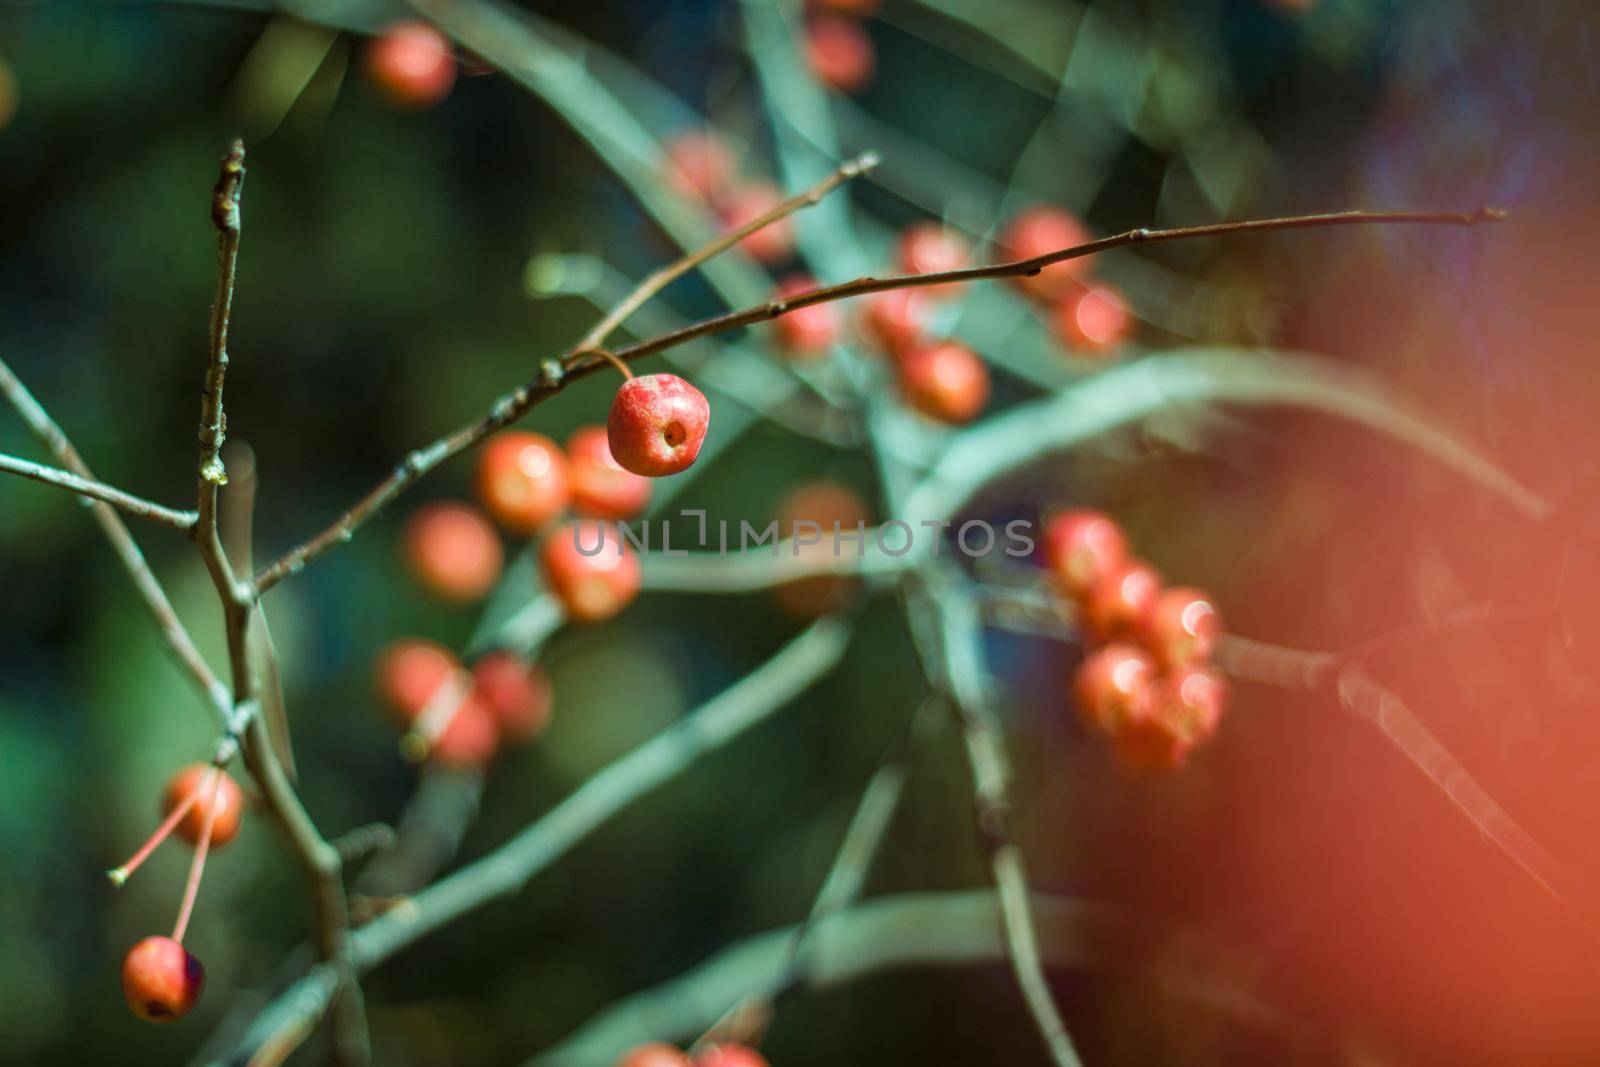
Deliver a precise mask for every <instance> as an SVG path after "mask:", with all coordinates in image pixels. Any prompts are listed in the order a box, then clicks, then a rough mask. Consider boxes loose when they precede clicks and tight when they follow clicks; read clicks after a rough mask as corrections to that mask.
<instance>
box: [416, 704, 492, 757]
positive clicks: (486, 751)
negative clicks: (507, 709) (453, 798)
mask: <svg viewBox="0 0 1600 1067" xmlns="http://www.w3.org/2000/svg"><path fill="white" fill-rule="evenodd" d="M499 747H500V729H499V727H498V726H497V725H496V721H495V715H494V712H492V711H490V710H489V705H488V702H487V701H486V700H485V698H484V696H483V694H482V693H477V692H472V693H468V694H467V695H466V697H465V698H464V699H463V700H462V701H461V704H460V705H459V706H458V707H457V708H456V709H455V711H454V712H453V713H452V714H451V716H450V721H449V722H448V723H446V724H445V727H444V729H443V730H441V731H440V732H439V736H438V737H436V738H434V739H433V742H432V744H430V745H429V746H428V749H427V752H428V758H429V759H430V760H433V761H434V762H436V763H442V764H447V765H449V766H452V767H482V766H483V765H484V764H486V763H488V762H489V761H490V760H491V759H493V758H494V754H495V750H496V749H497V748H499Z"/></svg>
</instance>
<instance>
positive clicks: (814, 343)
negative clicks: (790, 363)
mask: <svg viewBox="0 0 1600 1067" xmlns="http://www.w3.org/2000/svg"><path fill="white" fill-rule="evenodd" d="M816 287H817V283H816V282H815V281H814V280H813V279H812V278H810V277H809V276H807V275H804V274H791V275H790V276H789V277H787V278H785V279H783V281H781V282H779V283H778V295H779V296H780V297H786V296H794V295H795V294H796V293H808V292H810V291H811V290H813V289H815V288H816ZM773 326H774V327H775V328H776V330H777V334H778V347H779V348H780V349H782V350H783V353H784V354H785V355H787V356H789V357H790V358H792V359H813V358H817V357H820V356H826V355H827V354H828V352H829V351H830V350H831V349H832V348H833V346H834V345H836V344H838V342H839V313H838V309H837V308H835V307H834V306H833V304H832V303H830V302H826V301H825V302H823V303H821V304H807V305H806V306H805V307H800V308H795V309H794V310H793V311H785V312H784V313H783V314H782V315H779V316H778V317H777V318H776V319H774V320H773Z"/></svg>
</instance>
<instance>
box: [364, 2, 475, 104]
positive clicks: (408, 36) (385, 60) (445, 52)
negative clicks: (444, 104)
mask: <svg viewBox="0 0 1600 1067" xmlns="http://www.w3.org/2000/svg"><path fill="white" fill-rule="evenodd" d="M366 63H367V77H368V78H370V79H371V80H372V84H373V85H374V87H376V88H377V90H378V92H379V93H380V94H381V95H382V96H383V98H384V99H385V100H387V101H388V102H389V103H391V104H393V105H395V106H396V107H401V108H407V109H413V110H416V109H421V108H425V107H431V106H433V105H434V104H437V103H438V102H439V101H441V100H443V99H444V98H445V97H446V96H448V95H449V93H450V87H451V86H452V85H454V84H455V80H456V60H455V56H454V55H453V54H452V53H451V51H450V43H449V42H448V41H446V40H445V39H444V37H443V35H441V34H440V33H439V31H438V30H436V29H434V28H433V27H432V26H430V25H428V24H427V23H426V22H420V21H412V22H402V23H400V24H399V25H396V26H391V27H390V28H389V29H387V30H385V31H384V32H383V34H382V35H380V36H378V37H375V38H373V40H372V42H371V43H370V44H368V45H367V54H366Z"/></svg>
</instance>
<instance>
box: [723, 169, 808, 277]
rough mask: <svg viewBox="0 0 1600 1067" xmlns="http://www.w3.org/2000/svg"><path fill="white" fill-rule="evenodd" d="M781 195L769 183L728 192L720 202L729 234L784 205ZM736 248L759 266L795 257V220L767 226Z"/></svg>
mask: <svg viewBox="0 0 1600 1067" xmlns="http://www.w3.org/2000/svg"><path fill="white" fill-rule="evenodd" d="M783 201H784V195H783V193H782V192H780V191H779V190H778V187H777V186H775V185H772V184H770V183H768V182H749V183H747V184H745V185H743V186H740V187H738V188H736V189H733V190H730V191H729V192H728V193H726V194H725V195H724V197H723V201H722V222H723V224H724V225H725V226H727V227H728V229H730V230H737V229H739V228H740V227H741V226H745V225H748V224H749V223H752V222H754V221H755V220H756V219H758V218H760V217H761V216H762V215H765V214H766V213H767V212H769V211H771V210H772V209H773V208H775V207H777V206H778V205H779V204H781V203H783ZM739 247H740V248H742V249H744V250H745V251H746V252H748V253H749V254H750V255H751V256H752V257H754V258H755V259H756V260H757V261H758V262H761V263H765V264H768V265H769V266H770V265H772V264H774V263H782V262H783V261H784V260H786V259H788V258H789V257H790V256H792V255H793V254H794V219H793V218H782V219H778V220H777V221H776V222H773V223H769V224H768V225H766V226H763V227H761V229H759V230H756V231H755V232H754V233H751V234H747V235H746V236H745V237H744V238H742V239H741V240H740V241H739Z"/></svg>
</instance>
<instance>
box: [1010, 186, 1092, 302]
mask: <svg viewBox="0 0 1600 1067" xmlns="http://www.w3.org/2000/svg"><path fill="white" fill-rule="evenodd" d="M1088 242H1089V231H1088V230H1086V229H1084V228H1083V224H1082V223H1080V222H1079V221H1078V220H1077V219H1075V218H1073V217H1072V216H1071V215H1069V214H1068V213H1067V212H1065V211H1063V210H1061V209H1060V208H1056V207H1035V208H1029V209H1028V210H1027V211H1024V212H1023V213H1022V214H1020V215H1018V216H1017V217H1016V218H1014V219H1012V220H1011V225H1009V226H1007V227H1006V229H1005V232H1004V233H1003V234H1001V236H1000V247H1001V248H1003V249H1005V251H1006V253H1007V255H1008V256H1009V257H1010V258H1011V259H1032V258H1033V257H1035V256H1042V255H1044V254H1046V253H1047V252H1059V251H1061V250H1062V249H1063V248H1072V247H1073V246H1075V245H1081V244H1087V243H1088ZM1086 270H1088V260H1086V259H1081V258H1080V259H1068V260H1063V261H1062V262H1060V263H1052V264H1051V265H1050V266H1048V267H1046V268H1044V269H1043V270H1041V271H1040V272H1039V273H1038V274H1035V275H1033V276H1032V277H1028V276H1023V277H1021V278H1018V279H1016V282H1017V285H1018V286H1020V287H1021V288H1022V290H1023V292H1025V293H1028V294H1029V295H1030V296H1033V297H1034V298H1036V299H1038V300H1043V301H1047V302H1048V301H1054V300H1058V299H1060V298H1061V297H1062V296H1064V295H1065V294H1066V293H1067V292H1069V291H1070V290H1071V289H1072V286H1073V283H1074V281H1075V280H1076V279H1077V278H1079V277H1081V276H1082V275H1083V274H1084V272H1085V271H1086Z"/></svg>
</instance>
